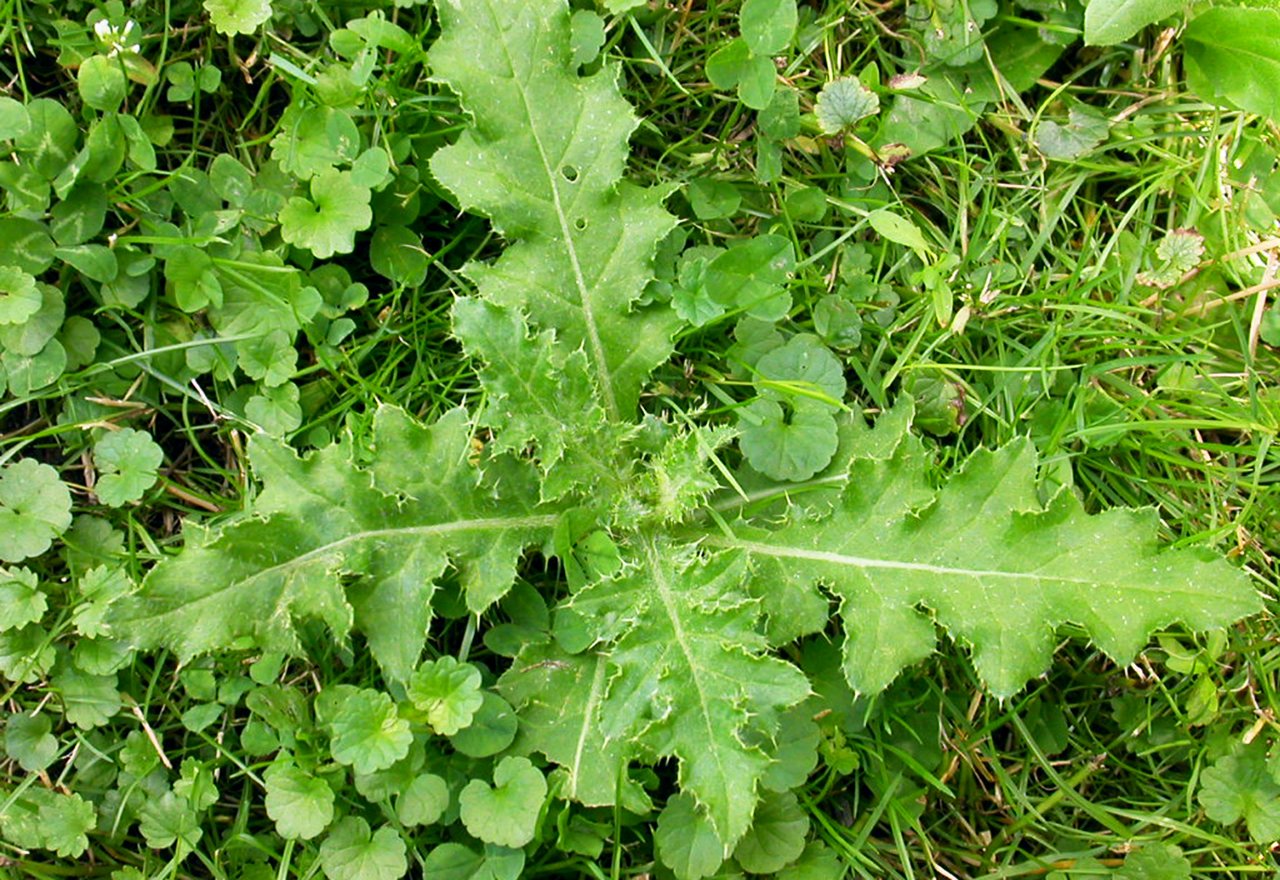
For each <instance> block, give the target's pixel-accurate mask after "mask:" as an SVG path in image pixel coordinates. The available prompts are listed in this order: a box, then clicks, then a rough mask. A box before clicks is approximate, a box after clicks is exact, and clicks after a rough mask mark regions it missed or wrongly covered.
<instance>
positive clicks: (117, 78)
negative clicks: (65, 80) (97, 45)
mask: <svg viewBox="0 0 1280 880" xmlns="http://www.w3.org/2000/svg"><path fill="white" fill-rule="evenodd" d="M76 84H77V85H78V86H79V88H80V97H81V98H82V99H84V102H85V103H86V104H87V105H89V106H90V107H92V108H93V109H94V110H101V111H103V112H104V113H111V112H114V111H115V110H117V109H118V108H119V107H120V105H121V104H122V103H123V102H124V96H125V92H126V90H127V89H128V85H129V84H128V81H127V80H126V79H125V75H124V68H123V66H122V65H121V63H120V60H119V59H118V58H108V57H107V56H105V55H90V56H89V57H88V58H86V59H85V60H84V61H82V62H80V69H79V70H78V71H76Z"/></svg>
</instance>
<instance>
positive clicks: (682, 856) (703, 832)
mask: <svg viewBox="0 0 1280 880" xmlns="http://www.w3.org/2000/svg"><path fill="white" fill-rule="evenodd" d="M653 843H654V846H655V847H656V848H657V851H658V858H659V859H661V861H662V864H664V865H666V866H667V867H668V868H670V869H671V870H672V871H674V872H675V875H676V877H677V878H678V880H702V878H703V877H710V876H711V875H712V874H714V873H715V872H716V871H717V870H719V868H720V866H721V865H722V864H724V859H725V848H724V844H722V843H721V842H720V838H719V837H717V836H716V830H715V827H714V826H712V824H711V822H710V820H708V819H707V817H706V815H705V814H703V813H702V812H700V811H699V810H698V805H697V802H696V801H695V800H694V799H693V798H692V797H690V796H689V795H687V794H677V795H674V796H673V797H671V798H669V799H668V800H667V805H666V806H665V807H663V808H662V812H661V813H659V814H658V824H657V827H656V828H655V829H654V832H653Z"/></svg>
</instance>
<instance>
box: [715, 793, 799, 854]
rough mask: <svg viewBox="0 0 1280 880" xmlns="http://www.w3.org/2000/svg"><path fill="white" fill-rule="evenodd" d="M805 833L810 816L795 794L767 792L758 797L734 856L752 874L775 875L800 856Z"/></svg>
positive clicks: (735, 848)
mask: <svg viewBox="0 0 1280 880" xmlns="http://www.w3.org/2000/svg"><path fill="white" fill-rule="evenodd" d="M808 833H809V817H808V816H806V815H805V812H804V810H803V809H801V808H800V804H799V802H798V801H797V800H796V796H795V794H794V793H792V792H789V791H788V792H781V793H777V792H770V793H769V794H767V795H765V796H764V797H763V798H761V800H760V804H759V806H757V807H756V813H755V816H753V817H752V819H751V828H750V829H748V831H747V833H746V834H745V835H743V838H742V839H741V840H739V841H738V845H737V846H736V847H734V850H733V858H734V860H735V861H736V862H737V863H738V864H739V865H741V866H742V868H743V869H744V870H746V871H749V872H750V873H752V874H776V873H777V872H778V871H781V870H782V869H783V868H785V867H786V866H787V865H789V864H791V863H792V862H794V861H795V860H796V859H798V858H800V854H801V853H802V852H804V841H805V837H806V836H807V835H808Z"/></svg>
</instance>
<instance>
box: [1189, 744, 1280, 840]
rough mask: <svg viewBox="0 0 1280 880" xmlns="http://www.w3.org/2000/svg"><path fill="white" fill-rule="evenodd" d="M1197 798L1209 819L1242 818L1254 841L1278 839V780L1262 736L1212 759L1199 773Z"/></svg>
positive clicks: (1228, 820) (1230, 821)
mask: <svg viewBox="0 0 1280 880" xmlns="http://www.w3.org/2000/svg"><path fill="white" fill-rule="evenodd" d="M1199 798H1200V803H1201V804H1202V805H1203V806H1204V811H1205V815H1207V816H1208V817H1209V818H1210V819H1213V820H1214V821H1216V822H1221V823H1222V824H1223V825H1232V824H1234V823H1236V822H1239V821H1240V820H1241V819H1243V820H1244V823H1245V826H1246V827H1247V828H1248V829H1249V836H1250V837H1252V838H1253V839H1254V841H1255V842H1257V843H1273V842H1274V841H1276V840H1280V782H1278V781H1277V780H1276V778H1275V774H1274V773H1273V772H1272V771H1271V768H1270V767H1269V766H1268V761H1267V744H1266V743H1265V742H1264V741H1263V740H1261V739H1257V740H1254V741H1253V742H1252V743H1250V744H1249V745H1247V746H1245V747H1244V748H1242V749H1240V750H1239V751H1238V752H1236V753H1234V754H1230V755H1224V756H1223V757H1221V758H1219V759H1218V760H1216V761H1214V762H1213V766H1212V767H1209V768H1207V769H1206V770H1205V771H1204V773H1203V774H1201V776H1200V794H1199Z"/></svg>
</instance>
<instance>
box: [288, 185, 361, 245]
mask: <svg viewBox="0 0 1280 880" xmlns="http://www.w3.org/2000/svg"><path fill="white" fill-rule="evenodd" d="M370 196H371V193H370V192H369V190H368V189H367V188H366V187H363V186H357V185H356V184H355V183H353V182H352V180H351V172H349V171H335V170H333V169H332V168H330V169H326V170H324V171H322V172H320V173H319V174H317V175H316V176H315V177H314V178H313V179H312V181H311V198H310V199H304V198H302V197H300V196H294V197H293V198H291V199H289V202H288V203H287V204H286V205H285V206H284V208H283V209H282V210H281V211H280V234H281V235H282V236H283V237H284V240H285V241H287V242H289V244H292V245H295V246H297V247H302V248H306V249H307V250H309V251H311V253H313V254H315V255H316V256H317V257H319V258H321V259H325V258H327V257H331V256H333V255H334V254H349V253H351V251H353V250H354V249H355V246H356V232H358V231H359V230H361V229H368V228H369V224H370V223H372V222H373V212H372V211H371V210H369V199H370Z"/></svg>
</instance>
